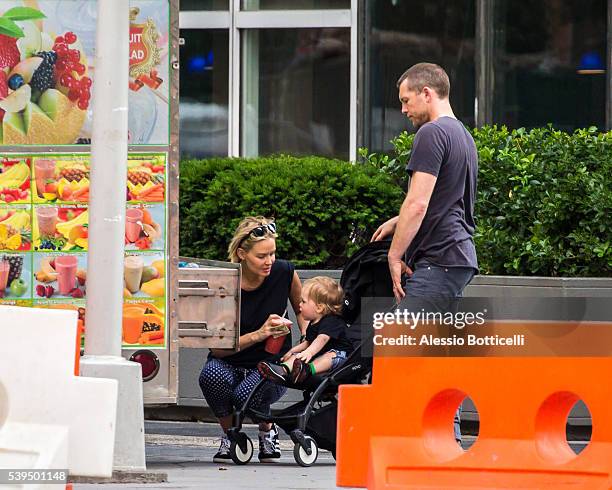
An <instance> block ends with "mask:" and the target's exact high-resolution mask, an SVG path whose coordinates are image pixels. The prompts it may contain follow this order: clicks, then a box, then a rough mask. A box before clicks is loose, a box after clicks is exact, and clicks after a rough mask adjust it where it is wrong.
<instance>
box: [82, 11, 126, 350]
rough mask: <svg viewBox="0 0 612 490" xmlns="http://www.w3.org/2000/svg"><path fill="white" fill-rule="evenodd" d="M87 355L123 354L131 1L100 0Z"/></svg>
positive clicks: (88, 267)
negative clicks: (122, 329)
mask: <svg viewBox="0 0 612 490" xmlns="http://www.w3.org/2000/svg"><path fill="white" fill-rule="evenodd" d="M97 23H98V24H97V36H96V54H95V77H94V84H93V101H94V106H93V131H92V141H91V169H90V172H91V188H90V196H91V197H90V201H89V217H90V221H89V254H88V264H87V272H88V273H87V313H86V315H87V317H86V325H87V333H86V335H85V354H86V355H102V356H118V357H119V356H121V325H122V314H123V258H124V254H123V250H124V236H125V194H126V179H127V143H128V142H127V135H128V114H127V107H128V69H129V66H128V63H129V42H128V39H129V2H126V1H125V0H98V20H97Z"/></svg>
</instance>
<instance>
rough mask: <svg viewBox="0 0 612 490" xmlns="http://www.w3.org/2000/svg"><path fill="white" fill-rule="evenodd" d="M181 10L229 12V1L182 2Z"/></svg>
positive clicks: (184, 0) (194, 0)
mask: <svg viewBox="0 0 612 490" xmlns="http://www.w3.org/2000/svg"><path fill="white" fill-rule="evenodd" d="M180 8H181V10H229V0H180Z"/></svg>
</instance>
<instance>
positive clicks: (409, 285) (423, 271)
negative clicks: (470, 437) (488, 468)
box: [398, 261, 476, 442]
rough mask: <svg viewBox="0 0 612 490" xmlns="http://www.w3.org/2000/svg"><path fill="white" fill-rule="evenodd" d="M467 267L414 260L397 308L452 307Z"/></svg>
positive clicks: (469, 277)
mask: <svg viewBox="0 0 612 490" xmlns="http://www.w3.org/2000/svg"><path fill="white" fill-rule="evenodd" d="M475 272H476V271H475V270H474V269H472V268H471V267H440V266H439V265H434V264H431V263H430V262H427V261H421V262H417V263H416V264H415V267H414V272H413V274H412V276H411V277H409V278H408V279H407V280H406V283H405V284H404V291H405V292H406V296H405V297H404V299H403V300H402V302H401V303H400V304H399V306H398V309H400V310H404V309H408V310H412V311H420V310H421V308H424V309H425V311H440V312H446V311H452V312H453V313H454V312H455V311H456V307H457V299H458V298H461V297H462V296H463V290H464V289H465V287H466V286H467V285H468V284H469V283H470V281H471V280H472V278H473V277H474V274H475ZM460 417H461V406H459V408H458V409H457V413H456V414H455V420H454V424H453V425H454V431H455V439H456V440H457V442H461V427H460V421H461V419H460Z"/></svg>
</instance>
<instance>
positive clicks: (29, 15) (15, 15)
mask: <svg viewBox="0 0 612 490" xmlns="http://www.w3.org/2000/svg"><path fill="white" fill-rule="evenodd" d="M2 17H3V18H5V19H11V20H36V19H44V18H45V17H46V15H45V14H43V13H42V12H41V11H40V10H37V9H33V8H30V7H13V8H12V9H9V10H7V11H6V12H4V14H3V15H2Z"/></svg>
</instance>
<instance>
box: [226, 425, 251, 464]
mask: <svg viewBox="0 0 612 490" xmlns="http://www.w3.org/2000/svg"><path fill="white" fill-rule="evenodd" d="M240 435H241V436H244V443H245V445H246V446H245V451H243V450H242V449H240V444H238V443H237V442H236V441H232V442H231V444H230V457H231V458H232V461H233V462H234V463H236V464H240V465H242V464H247V463H248V462H249V461H251V458H252V457H253V441H251V439H250V438H249V436H247V435H246V434H245V433H244V432H241V433H240Z"/></svg>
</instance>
